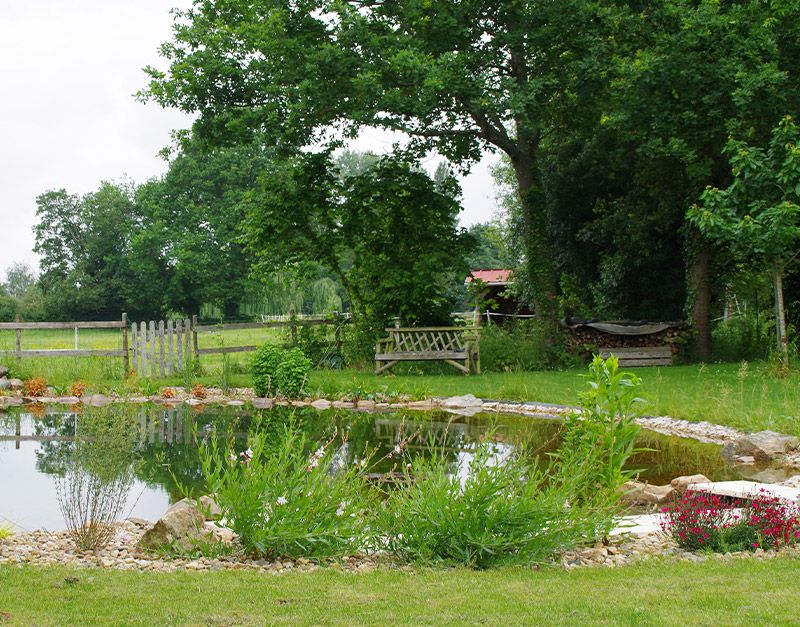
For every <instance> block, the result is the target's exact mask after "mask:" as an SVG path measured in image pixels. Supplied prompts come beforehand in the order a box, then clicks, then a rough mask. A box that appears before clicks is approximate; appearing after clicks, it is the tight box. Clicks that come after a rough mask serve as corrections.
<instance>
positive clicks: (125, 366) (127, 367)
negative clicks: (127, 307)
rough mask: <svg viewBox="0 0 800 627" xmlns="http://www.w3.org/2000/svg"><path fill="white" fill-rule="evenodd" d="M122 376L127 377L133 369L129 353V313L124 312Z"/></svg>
mask: <svg viewBox="0 0 800 627" xmlns="http://www.w3.org/2000/svg"><path fill="white" fill-rule="evenodd" d="M122 352H123V353H124V355H123V356H122V378H123V379H127V378H128V373H129V372H130V371H131V361H130V355H128V314H127V313H123V314H122Z"/></svg>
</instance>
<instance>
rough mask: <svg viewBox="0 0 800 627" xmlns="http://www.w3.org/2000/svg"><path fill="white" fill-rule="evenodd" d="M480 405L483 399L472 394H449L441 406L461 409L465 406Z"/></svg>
mask: <svg viewBox="0 0 800 627" xmlns="http://www.w3.org/2000/svg"><path fill="white" fill-rule="evenodd" d="M481 405H483V401H482V400H481V399H479V398H475V397H474V396H473V395H472V394H464V395H463V396H451V397H450V398H448V399H445V400H444V402H442V407H444V408H445V409H463V408H465V407H480V406H481Z"/></svg>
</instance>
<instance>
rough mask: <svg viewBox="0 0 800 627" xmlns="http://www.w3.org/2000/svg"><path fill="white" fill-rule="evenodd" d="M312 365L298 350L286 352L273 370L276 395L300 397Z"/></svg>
mask: <svg viewBox="0 0 800 627" xmlns="http://www.w3.org/2000/svg"><path fill="white" fill-rule="evenodd" d="M312 365H313V364H312V363H311V360H310V359H309V358H308V357H306V356H305V354H304V353H303V351H302V350H300V349H299V348H293V349H291V350H288V351H286V352H285V353H284V354H283V357H282V359H281V362H280V363H279V364H278V367H277V368H276V369H275V384H276V388H277V391H278V393H279V394H281V395H282V396H285V397H287V398H299V397H300V396H302V394H303V390H304V388H305V385H306V382H307V381H308V374H309V372H311V367H312Z"/></svg>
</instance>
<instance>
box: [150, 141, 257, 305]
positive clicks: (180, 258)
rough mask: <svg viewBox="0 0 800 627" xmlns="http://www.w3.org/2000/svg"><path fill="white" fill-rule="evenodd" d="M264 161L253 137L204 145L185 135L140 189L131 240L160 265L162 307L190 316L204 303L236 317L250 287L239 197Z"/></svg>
mask: <svg viewBox="0 0 800 627" xmlns="http://www.w3.org/2000/svg"><path fill="white" fill-rule="evenodd" d="M270 159H271V155H270V151H269V150H268V149H267V148H265V147H264V145H263V144H262V143H261V142H258V141H255V142H252V143H248V144H243V145H238V146H236V147H230V148H218V149H215V150H205V149H204V147H203V146H201V145H200V143H199V142H198V141H196V140H189V141H186V142H184V143H183V145H182V148H181V151H180V152H179V153H178V154H177V156H176V157H175V158H174V159H173V160H172V162H171V163H170V167H169V170H168V171H167V173H166V174H165V175H164V177H162V178H161V179H159V180H155V181H150V182H149V183H147V184H146V185H144V186H143V187H142V188H141V189H140V190H139V193H138V195H137V201H138V203H139V205H140V211H141V212H142V214H143V222H142V228H141V229H140V234H138V235H137V236H136V237H135V238H134V246H135V247H137V248H139V249H140V250H141V251H142V253H143V258H147V255H146V254H144V253H146V252H147V251H150V252H152V253H154V254H156V255H157V257H158V258H159V259H161V264H162V265H163V266H164V267H165V268H166V269H167V270H166V275H167V276H168V277H169V282H168V284H167V286H166V293H165V297H164V298H165V300H166V303H167V306H168V308H169V309H172V310H175V311H180V312H184V313H187V314H191V313H196V312H198V311H199V310H200V307H201V305H203V304H209V305H213V306H216V307H219V308H220V309H221V310H222V313H223V315H224V316H225V317H226V318H228V319H231V318H236V317H237V315H238V313H239V306H240V304H241V302H242V301H243V299H244V295H245V293H246V292H247V290H248V289H249V287H250V279H249V275H250V262H249V259H248V257H247V256H246V254H245V252H244V242H243V241H242V240H241V233H240V226H241V223H242V220H243V219H244V210H243V206H242V200H243V198H244V196H245V194H247V193H248V192H249V191H250V190H251V189H252V188H253V187H255V185H256V181H257V179H258V176H259V175H260V174H261V173H262V172H263V171H264V170H265V169H266V168H267V165H268V163H269V161H270ZM159 271H161V270H160V269H159Z"/></svg>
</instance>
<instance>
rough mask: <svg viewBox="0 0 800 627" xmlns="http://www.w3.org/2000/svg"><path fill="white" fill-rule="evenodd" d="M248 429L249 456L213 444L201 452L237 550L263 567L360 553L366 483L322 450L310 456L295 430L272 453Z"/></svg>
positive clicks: (228, 444)
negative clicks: (276, 561) (262, 561)
mask: <svg viewBox="0 0 800 627" xmlns="http://www.w3.org/2000/svg"><path fill="white" fill-rule="evenodd" d="M267 439H268V438H267V436H266V434H265V433H264V432H263V431H262V430H261V429H260V428H259V424H258V422H256V423H255V424H254V425H253V428H252V429H251V431H250V434H249V436H248V440H247V445H248V447H247V449H246V450H244V451H237V449H236V447H235V443H234V441H233V439H228V440H227V441H221V440H220V439H218V438H217V437H216V436H213V437H212V438H211V439H210V440H209V441H208V442H204V443H202V444H201V449H200V458H201V461H202V468H203V475H204V477H205V480H206V487H207V490H208V491H209V492H210V493H213V494H215V496H216V500H217V503H218V504H219V506H220V507H221V509H222V513H223V518H224V519H225V520H226V521H227V524H228V525H229V526H230V528H231V529H233V531H235V532H236V533H237V534H238V536H239V542H240V543H241V545H242V548H243V549H244V550H245V551H246V552H248V553H251V554H254V555H260V556H263V557H266V558H268V559H272V558H276V557H282V556H286V557H306V558H310V559H322V558H326V557H335V556H343V555H347V554H351V553H354V552H356V551H359V550H362V549H363V548H364V546H365V542H366V537H367V531H368V529H367V514H368V512H369V511H370V510H371V508H372V503H371V498H370V493H369V491H368V490H367V485H366V480H365V479H364V478H363V476H362V475H361V474H360V473H359V470H360V469H359V468H358V467H356V466H354V465H352V464H350V465H348V464H347V463H346V461H345V460H343V459H342V458H341V455H340V454H339V453H338V452H336V451H334V450H333V448H334V446H333V442H332V440H329V441H328V442H326V443H323V444H322V445H321V446H319V447H318V448H317V449H316V450H314V451H313V452H312V453H311V454H309V452H308V450H309V448H311V447H310V443H309V441H308V440H307V439H306V437H305V435H303V434H302V433H301V432H299V431H298V430H297V429H296V428H295V427H294V426H293V425H291V424H290V425H289V426H287V427H286V428H285V429H284V431H283V432H282V433H281V434H280V438H279V442H278V445H277V447H275V446H268V444H269V443H268V441H267Z"/></svg>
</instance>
